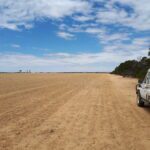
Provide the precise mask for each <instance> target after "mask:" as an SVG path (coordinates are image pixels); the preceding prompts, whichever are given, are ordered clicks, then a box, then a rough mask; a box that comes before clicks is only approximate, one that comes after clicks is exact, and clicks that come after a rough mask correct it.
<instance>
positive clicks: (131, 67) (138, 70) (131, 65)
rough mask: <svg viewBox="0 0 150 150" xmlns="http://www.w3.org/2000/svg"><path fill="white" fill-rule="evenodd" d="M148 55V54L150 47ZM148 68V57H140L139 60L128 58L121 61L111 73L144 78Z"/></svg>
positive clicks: (149, 60)
mask: <svg viewBox="0 0 150 150" xmlns="http://www.w3.org/2000/svg"><path fill="white" fill-rule="evenodd" d="M148 55H149V56H150V49H149V53H148ZM148 69H150V58H149V57H142V58H141V59H140V60H128V61H125V62H123V63H121V64H120V65H119V66H118V67H116V68H115V70H114V71H112V74H117V75H122V76H124V77H126V76H129V77H135V78H138V79H144V77H145V75H146V73H147V70H148Z"/></svg>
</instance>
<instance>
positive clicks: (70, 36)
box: [57, 32, 74, 40]
mask: <svg viewBox="0 0 150 150" xmlns="http://www.w3.org/2000/svg"><path fill="white" fill-rule="evenodd" d="M57 35H58V36H59V37H61V38H63V39H65V40H71V39H73V38H74V35H73V34H71V33H67V32H58V33H57Z"/></svg>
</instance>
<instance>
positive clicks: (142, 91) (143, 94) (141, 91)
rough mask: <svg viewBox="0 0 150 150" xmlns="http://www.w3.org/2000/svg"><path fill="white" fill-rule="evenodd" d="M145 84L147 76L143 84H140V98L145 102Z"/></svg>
mask: <svg viewBox="0 0 150 150" xmlns="http://www.w3.org/2000/svg"><path fill="white" fill-rule="evenodd" d="M146 83H147V76H146V77H145V79H144V81H143V83H142V84H141V90H140V94H141V97H142V98H143V99H145V100H146V93H147V88H146V85H147V84H146Z"/></svg>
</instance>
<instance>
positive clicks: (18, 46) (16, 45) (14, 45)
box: [11, 44, 21, 48]
mask: <svg viewBox="0 0 150 150" xmlns="http://www.w3.org/2000/svg"><path fill="white" fill-rule="evenodd" d="M11 47H13V48H20V47H21V46H20V45H19V44H12V45H11Z"/></svg>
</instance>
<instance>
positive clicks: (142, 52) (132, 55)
mask: <svg viewBox="0 0 150 150" xmlns="http://www.w3.org/2000/svg"><path fill="white" fill-rule="evenodd" d="M147 40H148V39H147V38H135V39H134V40H133V41H132V43H131V44H123V43H118V44H117V45H116V44H112V45H107V46H105V47H104V50H103V51H102V52H98V53H61V52H60V53H48V54H45V55H43V56H40V57H39V56H35V55H25V54H12V53H11V54H9V53H8V54H2V53H1V54H0V71H17V70H19V69H20V68H21V69H24V70H27V69H31V70H33V71H51V72H53V71H76V72H78V71H89V72H90V71H111V70H113V69H114V68H115V66H116V65H118V64H119V63H120V62H122V61H124V60H128V59H137V58H138V57H139V56H146V55H147V51H148V50H147ZM137 43H138V44H137Z"/></svg>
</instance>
